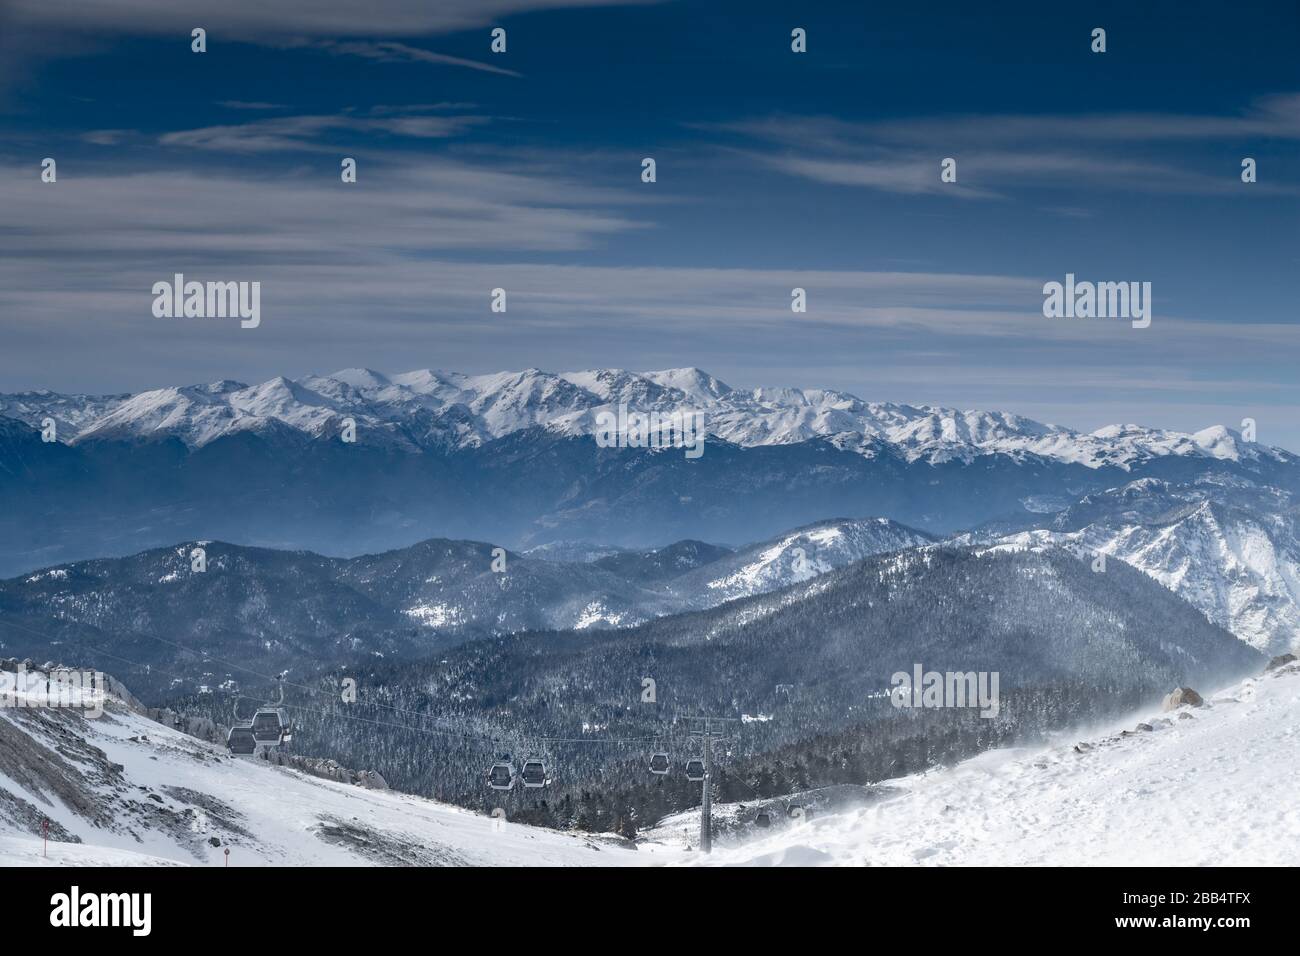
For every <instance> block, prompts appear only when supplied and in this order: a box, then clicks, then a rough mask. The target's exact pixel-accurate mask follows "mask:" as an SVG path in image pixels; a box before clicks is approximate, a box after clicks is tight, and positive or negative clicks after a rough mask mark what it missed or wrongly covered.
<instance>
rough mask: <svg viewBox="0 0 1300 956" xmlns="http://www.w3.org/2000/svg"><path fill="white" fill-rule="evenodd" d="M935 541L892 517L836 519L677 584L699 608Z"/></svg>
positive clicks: (674, 586) (728, 558) (723, 561)
mask: <svg viewBox="0 0 1300 956" xmlns="http://www.w3.org/2000/svg"><path fill="white" fill-rule="evenodd" d="M933 540H934V539H933V537H932V536H930V535H928V534H925V533H924V532H921V531H916V530H914V529H912V528H908V527H906V526H905V525H901V524H898V523H897V522H894V521H890V520H889V519H888V518H862V519H845V518H840V519H834V520H830V521H821V522H818V523H817V524H814V525H810V526H808V527H805V528H796V529H795V530H793V531H791V532H788V533H786V534H783V535H781V536H780V537H778V538H776V539H773V540H770V541H764V542H761V543H759V544H755V545H751V546H750V547H747V548H743V549H741V550H740V551H737V552H736V553H735V554H731V555H728V556H726V557H724V558H722V559H720V560H718V561H714V562H712V563H710V564H707V565H705V566H704V567H702V568H699V569H697V570H695V571H693V572H691V573H689V574H686V575H683V576H682V577H680V578H678V579H677V580H675V581H673V582H672V583H671V585H670V587H671V588H672V589H673V591H674V592H676V593H679V594H691V595H693V596H696V595H698V596H696V597H694V602H695V604H696V605H698V606H711V605H714V604H720V603H722V602H724V601H732V600H735V599H736V598H742V597H750V596H752V595H755V594H762V593H765V592H767V591H775V590H778V589H779V588H784V587H787V586H789V585H792V584H799V583H802V582H804V581H809V580H812V579H813V578H815V577H818V576H819V575H822V574H825V573H826V572H827V571H833V570H835V569H836V568H841V567H844V566H845V565H847V564H852V563H853V562H854V561H860V560H862V559H863V558H867V557H870V556H872V555H875V554H881V553H884V552H887V551H898V550H902V549H904V548H914V547H917V546H919V545H923V544H928V543H930V542H931V541H933Z"/></svg>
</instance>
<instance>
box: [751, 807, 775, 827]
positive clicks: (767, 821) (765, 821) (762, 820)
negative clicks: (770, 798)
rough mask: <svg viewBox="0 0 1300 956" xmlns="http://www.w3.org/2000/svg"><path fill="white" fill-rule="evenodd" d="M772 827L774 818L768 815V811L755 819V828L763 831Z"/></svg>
mask: <svg viewBox="0 0 1300 956" xmlns="http://www.w3.org/2000/svg"><path fill="white" fill-rule="evenodd" d="M771 825H772V818H771V817H770V816H769V815H768V813H767V811H763V812H762V813H760V814H759V815H758V816H756V817H754V826H756V827H758V828H759V829H761V830H766V829H767V828H768V827H770V826H771Z"/></svg>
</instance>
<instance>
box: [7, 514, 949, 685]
mask: <svg viewBox="0 0 1300 956" xmlns="http://www.w3.org/2000/svg"><path fill="white" fill-rule="evenodd" d="M928 540H930V539H929V538H928V537H925V536H922V535H920V534H918V533H916V532H913V531H912V530H911V529H908V528H904V527H903V526H901V525H898V524H895V523H894V522H891V521H888V520H886V519H883V518H869V519H858V520H849V519H842V520H839V521H834V522H822V523H820V524H819V525H817V526H815V527H813V528H809V529H796V530H795V531H793V532H790V533H788V534H786V535H784V536H782V537H781V538H780V539H778V540H776V541H768V542H761V543H759V544H756V545H752V546H750V547H748V548H745V549H741V550H740V551H739V552H734V553H733V552H732V551H731V550H730V549H727V548H720V547H717V546H714V545H708V544H705V543H703V542H698V541H684V542H679V543H678V544H676V545H672V546H669V547H667V548H663V549H658V550H656V551H650V552H645V553H637V552H627V553H624V554H620V555H617V556H615V557H617V558H619V559H622V560H621V561H617V562H611V561H609V560H608V559H600V560H597V561H593V562H561V561H553V560H537V559H529V558H527V557H525V556H523V555H518V554H513V553H510V552H507V553H506V554H505V555H504V556H503V560H504V562H505V563H504V568H505V570H504V571H494V570H493V563H494V559H495V558H496V557H498V556H496V555H494V553H493V552H494V548H493V545H491V544H488V543H485V542H476V541H449V540H445V539H431V540H429V541H422V542H420V543H419V544H416V545H413V546H411V547H409V548H402V549H400V550H396V551H388V552H383V553H380V554H368V555H361V556H359V557H356V558H330V557H325V556H323V555H319V554H313V553H311V552H308V551H274V550H269V549H263V548H247V547H241V546H238V545H232V544H227V543H224V542H188V543H185V544H182V545H177V546H173V547H170V548H161V549H155V550H152V551H146V552H141V553H139V554H136V555H132V556H130V557H126V558H110V559H100V560H95V561H83V562H73V563H70V564H68V565H59V566H54V567H49V568H45V569H42V570H39V571H36V572H32V573H29V574H24V575H22V576H20V577H17V578H13V579H10V580H6V581H0V649H4V650H6V651H7V652H8V653H10V654H15V653H16V654H19V655H20V656H21V655H29V656H32V657H33V658H37V657H39V658H41V659H44V656H45V655H48V653H49V651H50V649H51V648H53V647H58V648H61V649H64V650H67V651H75V650H77V649H81V650H82V651H83V652H85V653H87V654H88V655H89V656H90V658H92V659H95V658H96V657H97V655H103V656H104V657H105V659H106V660H107V661H109V662H113V663H114V666H116V667H117V668H118V669H119V670H121V669H122V667H123V666H124V665H123V664H122V663H121V661H115V657H120V658H121V659H123V660H126V661H134V662H135V663H137V664H141V665H148V666H151V667H157V668H159V670H160V672H162V673H163V674H166V673H168V672H170V671H173V670H176V669H177V668H178V667H181V668H182V669H183V670H184V671H185V672H186V673H187V674H189V675H193V674H194V673H195V668H196V667H199V668H200V670H199V673H206V674H208V675H209V677H210V678H211V679H210V680H209V681H208V685H209V686H217V685H220V684H221V683H222V682H224V681H225V680H228V679H236V680H237V679H239V672H238V670H237V669H235V670H232V669H231V668H230V665H229V662H235V663H238V664H243V665H248V666H254V662H256V663H255V669H257V670H258V671H260V672H262V673H268V672H271V671H279V670H282V669H284V668H286V667H295V666H299V667H300V666H303V664H304V662H306V663H310V664H316V665H328V664H334V663H339V662H343V661H347V660H352V659H356V658H364V657H367V656H369V657H375V658H384V657H404V658H410V657H420V656H423V655H427V654H431V653H438V652H441V651H442V650H444V649H445V648H448V647H450V646H451V645H453V644H455V643H458V642H461V641H464V640H469V639H473V638H478V637H491V636H496V635H503V634H512V633H517V632H520V631H530V630H531V631H555V630H573V631H585V630H591V629H603V628H615V627H623V628H626V627H631V626H634V625H637V624H642V623H645V622H646V621H649V620H653V619H655V618H658V617H662V616H665V615H669V614H676V613H680V612H683V611H690V610H700V609H703V608H709V607H714V606H716V605H718V604H721V603H723V602H725V601H728V600H732V599H735V598H739V597H748V596H751V595H754V594H761V593H764V592H766V591H771V590H774V589H777V588H781V587H785V586H786V585H788V584H791V583H797V582H799V581H802V580H807V579H808V578H810V577H812V576H814V575H815V574H819V573H823V572H825V571H829V570H832V569H834V568H838V567H843V566H845V565H847V564H851V563H852V562H854V561H857V560H860V559H862V558H865V557H869V556H871V555H875V554H880V553H883V552H887V551H892V550H896V549H898V548H901V547H909V546H911V545H912V544H915V543H921V542H925V541H928ZM798 546H803V547H804V548H805V549H806V552H805V554H806V557H805V561H806V562H807V567H805V568H802V569H799V570H796V569H794V568H792V567H791V564H790V559H791V557H792V555H793V549H794V548H795V547H798ZM195 547H202V548H203V549H204V551H205V556H206V561H207V569H206V570H205V571H202V572H196V571H194V570H193V569H192V563H191V558H190V554H191V552H192V550H193V549H194V548H195ZM755 556H758V560H757V561H756V559H755ZM737 569H740V570H741V571H742V572H746V573H742V574H741V575H740V577H741V578H743V581H738V580H736V578H737ZM718 582H725V586H718ZM6 625H8V626H6ZM202 668H207V670H206V671H204V670H202ZM132 680H133V681H134V682H135V683H136V684H137V685H138V686H141V687H153V686H155V685H153V684H151V683H149V682H148V681H147V679H146V678H144V677H141V676H140V675H138V674H132ZM202 683H203V680H202V679H199V678H195V679H193V681H192V684H193V686H192V687H191V688H190V689H194V688H197V687H198V686H199V685H200V684H202Z"/></svg>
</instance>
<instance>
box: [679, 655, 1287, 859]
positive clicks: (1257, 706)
mask: <svg viewBox="0 0 1300 956" xmlns="http://www.w3.org/2000/svg"><path fill="white" fill-rule="evenodd" d="M1297 753H1300V663H1293V664H1291V665H1289V666H1287V667H1285V668H1281V669H1277V670H1274V671H1272V672H1268V673H1265V674H1264V675H1263V676H1261V677H1259V678H1255V679H1249V680H1246V681H1244V682H1243V683H1241V684H1239V685H1236V686H1234V687H1231V688H1229V689H1228V690H1226V691H1224V692H1222V693H1219V694H1217V695H1214V696H1213V697H1212V698H1210V699H1209V703H1208V705H1207V706H1203V707H1199V708H1191V707H1183V708H1180V709H1179V710H1177V711H1173V712H1169V713H1161V712H1159V709H1158V708H1156V709H1155V711H1154V712H1152V713H1147V714H1143V715H1140V716H1138V717H1135V718H1134V719H1132V720H1129V721H1126V722H1124V723H1122V724H1117V725H1115V726H1113V727H1110V728H1107V729H1105V730H1103V731H1100V732H1097V733H1093V734H1087V735H1085V736H1084V737H1083V738H1080V737H1079V736H1074V737H1070V738H1069V739H1068V740H1063V741H1062V742H1061V743H1059V744H1058V745H1055V746H1051V747H1048V748H1045V749H1019V750H994V751H990V752H988V753H985V754H982V755H980V756H979V757H975V758H973V759H971V760H968V761H966V762H964V763H961V764H959V765H958V766H956V767H954V768H951V769H937V770H932V771H929V772H926V773H922V774H917V775H914V776H910V777H904V778H901V779H897V780H891V781H887V782H886V783H885V784H884V785H883V787H882V788H881V793H880V794H879V795H878V796H876V797H874V798H872V799H870V800H868V801H866V802H865V805H863V806H861V807H859V808H857V809H853V810H850V811H845V812H840V813H836V814H833V815H830V816H822V817H815V818H813V819H811V820H805V821H803V822H797V821H795V822H789V821H784V820H781V819H779V818H778V819H777V823H776V825H775V826H774V828H773V829H772V830H770V831H756V830H752V829H751V830H750V831H749V832H748V837H749V838H748V839H747V840H746V841H744V842H740V843H738V844H732V845H724V846H723V847H722V848H721V849H718V850H715V852H714V854H713V855H712V857H711V858H708V859H707V863H708V864H710V865H748V866H774V865H800V866H807V865H843V866H859V865H884V866H907V865H914V864H924V865H939V866H944V865H947V866H953V865H960V866H965V865H970V866H1147V865H1156V866H1231V865H1242V866H1261V865H1277V866H1291V865H1294V863H1295V860H1296V856H1297V854H1298V853H1300V807H1298V806H1297V803H1296V799H1295V793H1296V766H1297V764H1296V754H1297ZM724 812H725V811H724ZM760 833H762V834H764V835H763V836H757V835H756V834H760ZM688 838H689V835H688ZM683 859H684V860H689V861H690V862H694V863H703V862H706V860H705V859H704V858H701V857H699V856H698V855H694V856H693V857H684V858H683Z"/></svg>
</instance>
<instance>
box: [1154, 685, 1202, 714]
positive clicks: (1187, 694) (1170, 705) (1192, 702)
mask: <svg viewBox="0 0 1300 956" xmlns="http://www.w3.org/2000/svg"><path fill="white" fill-rule="evenodd" d="M1204 703H1205V700H1204V698H1202V697H1201V695H1200V694H1198V693H1196V691H1194V690H1192V689H1191V688H1190V687H1175V688H1174V690H1173V692H1172V693H1170V694H1169V695H1168V696H1167V697H1165V703H1164V707H1163V708H1161V709H1162V710H1177V709H1178V708H1179V707H1182V706H1183V705H1187V706H1188V707H1200V706H1201V705H1202V704H1204Z"/></svg>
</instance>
